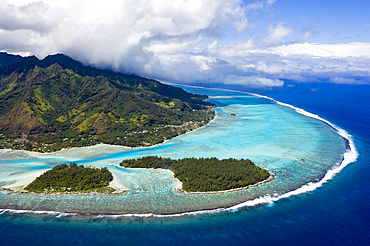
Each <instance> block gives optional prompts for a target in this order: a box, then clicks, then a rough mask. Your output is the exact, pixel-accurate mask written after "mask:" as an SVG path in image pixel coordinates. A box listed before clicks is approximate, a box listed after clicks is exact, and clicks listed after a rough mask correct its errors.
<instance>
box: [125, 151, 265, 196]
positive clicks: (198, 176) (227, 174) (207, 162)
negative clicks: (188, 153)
mask: <svg viewBox="0 0 370 246" xmlns="http://www.w3.org/2000/svg"><path fill="white" fill-rule="evenodd" d="M120 165H121V166H123V167H130V168H162V169H169V170H171V171H173V172H174V174H175V177H176V178H177V179H179V180H180V181H181V182H182V189H183V190H185V191H192V192H194V191H221V190H229V189H235V188H240V187H245V186H248V185H253V184H256V183H258V182H260V181H263V180H266V179H267V178H268V177H269V176H270V173H269V172H268V171H267V170H266V169H262V168H261V167H258V166H257V165H255V164H254V163H253V162H252V161H251V160H244V159H241V160H237V159H233V158H229V159H223V160H219V159H217V158H214V157H213V158H185V159H179V160H175V159H170V158H162V157H157V156H147V157H142V158H139V159H129V160H124V161H122V162H121V163H120Z"/></svg>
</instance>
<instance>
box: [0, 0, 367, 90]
mask: <svg viewBox="0 0 370 246" xmlns="http://www.w3.org/2000/svg"><path fill="white" fill-rule="evenodd" d="M274 2H276V1H275V0H265V1H262V0H261V1H256V2H254V3H252V4H250V5H247V6H244V5H243V4H242V2H241V1H239V0H174V1H167V0H140V1H137V0H107V1H104V2H102V1H97V0H90V1H87V0H79V1H72V0H65V1H57V0H43V1H38V2H33V1H30V0H29V1H27V0H2V4H1V5H0V50H4V51H8V52H12V53H22V54H25V53H30V54H35V55H37V56H38V57H39V58H43V57H44V56H46V55H48V54H53V53H57V52H61V53H65V54H66V55H69V56H71V57H72V58H75V59H78V60H80V61H82V62H84V63H86V64H90V65H96V66H100V67H105V68H112V69H114V70H117V71H122V72H126V73H136V74H139V75H143V76H147V77H152V78H156V79H161V80H167V81H177V82H186V83H192V82H198V81H200V82H207V81H209V82H217V83H228V84H244V85H252V86H282V85H283V84H284V80H298V81H302V82H306V81H314V80H315V79H316V77H320V78H324V79H327V80H328V81H331V82H333V83H350V84H352V83H370V82H369V79H368V78H370V68H369V66H368V64H370V43H348V44H317V43H308V42H307V40H309V39H311V38H313V37H315V34H316V32H315V30H314V29H313V28H305V29H303V30H302V31H301V33H300V34H297V33H296V32H295V30H294V29H292V28H290V27H288V26H285V24H284V23H280V24H277V25H275V26H269V27H268V29H267V33H265V34H260V35H258V34H257V36H255V37H252V38H250V39H247V40H240V41H238V42H230V43H225V42H221V41H222V35H226V34H227V33H228V32H229V30H226V29H228V28H229V27H232V28H233V30H234V31H235V33H236V34H239V33H242V32H243V31H245V30H246V29H249V28H253V27H254V25H252V24H250V23H249V21H248V18H247V15H249V14H253V11H255V10H258V9H268V8H269V6H271V5H272V4H273V3H274ZM303 42H305V43H303ZM366 80H368V81H366Z"/></svg>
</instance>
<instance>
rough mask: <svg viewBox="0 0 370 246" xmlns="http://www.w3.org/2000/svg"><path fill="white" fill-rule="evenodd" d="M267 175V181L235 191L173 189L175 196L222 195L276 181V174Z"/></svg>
mask: <svg viewBox="0 0 370 246" xmlns="http://www.w3.org/2000/svg"><path fill="white" fill-rule="evenodd" d="M269 173H270V176H269V177H268V178H267V179H265V180H262V181H260V182H258V183H255V184H252V185H248V186H244V187H239V188H235V189H230V190H220V191H184V190H182V189H176V188H175V189H174V191H175V193H177V194H180V195H184V196H188V195H208V194H222V193H229V192H234V191H240V190H246V189H249V188H253V187H257V186H259V185H262V184H266V183H268V182H271V181H273V180H275V179H277V175H276V174H274V173H272V172H269ZM176 180H178V179H176ZM178 181H179V180H178ZM180 182H181V181H180Z"/></svg>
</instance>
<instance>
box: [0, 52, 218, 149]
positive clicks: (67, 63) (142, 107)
mask: <svg viewBox="0 0 370 246" xmlns="http://www.w3.org/2000/svg"><path fill="white" fill-rule="evenodd" d="M204 99H206V96H201V95H195V94H190V93H187V92H185V91H184V90H182V89H181V88H176V87H171V86H168V85H164V84H161V83H159V82H157V81H154V80H150V79H145V78H142V77H139V76H131V75H124V74H119V73H114V72H111V71H106V70H99V69H96V68H92V67H88V66H84V65H82V63H80V62H77V61H75V60H73V59H71V58H69V57H67V56H64V55H61V54H58V55H53V56H48V57H46V58H45V59H44V60H41V61H40V60H38V59H37V58H36V57H26V58H23V59H22V60H21V61H19V62H15V63H11V64H9V65H8V66H0V129H1V134H3V135H2V137H3V139H0V147H3V148H7V147H9V146H10V144H11V143H10V142H11V141H13V142H12V143H13V145H12V146H10V147H12V148H24V149H29V148H32V149H36V148H37V149H38V150H40V148H41V147H42V149H44V150H57V149H60V148H63V147H71V146H83V145H92V144H96V143H100V142H103V143H111V144H121V145H126V146H141V145H151V144H155V143H159V142H162V141H163V140H165V139H167V138H170V137H173V136H176V135H178V134H182V133H184V132H186V131H187V130H189V129H191V128H196V127H199V126H201V125H203V124H206V123H207V122H208V121H209V120H210V119H211V118H213V116H214V112H213V111H211V112H208V111H209V109H210V108H211V107H212V105H211V104H210V103H207V102H205V101H204ZM206 115H209V116H210V117H208V119H206ZM186 122H193V123H192V124H191V125H190V126H189V123H186ZM184 123H185V124H184ZM175 126H176V127H175ZM20 136H22V138H21V141H20V140H19V137H20ZM9 138H11V140H10V142H9ZM17 138H18V140H17ZM5 139H8V140H5ZM63 139H64V140H63ZM14 140H15V143H14ZM1 141H2V142H1ZM19 142H21V143H22V144H18V143H19ZM25 143H27V144H25ZM46 144H47V145H46ZM14 146H15V147H14ZM45 146H49V147H45ZM50 146H51V147H50Z"/></svg>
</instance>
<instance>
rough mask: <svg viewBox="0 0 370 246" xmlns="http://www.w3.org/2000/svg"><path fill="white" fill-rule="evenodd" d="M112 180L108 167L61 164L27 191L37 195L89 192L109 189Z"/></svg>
mask: <svg viewBox="0 0 370 246" xmlns="http://www.w3.org/2000/svg"><path fill="white" fill-rule="evenodd" d="M112 180H113V175H112V173H111V172H110V171H109V170H108V169H107V168H106V167H103V168H93V167H85V166H83V165H77V164H76V163H70V164H69V165H67V164H60V165H57V166H54V167H53V168H52V169H51V170H49V171H46V172H45V173H43V174H42V175H41V176H39V177H37V178H36V179H35V180H34V181H33V182H32V183H30V184H29V185H27V186H26V187H25V190H28V191H30V192H36V193H43V192H50V191H52V192H75V191H88V190H93V189H97V188H102V187H107V186H108V185H109V183H110V182H111V181H112Z"/></svg>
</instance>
